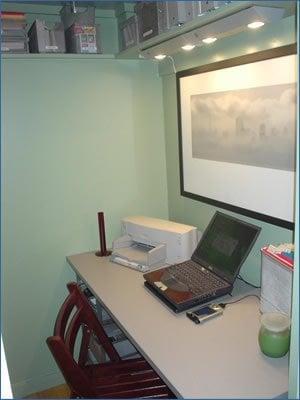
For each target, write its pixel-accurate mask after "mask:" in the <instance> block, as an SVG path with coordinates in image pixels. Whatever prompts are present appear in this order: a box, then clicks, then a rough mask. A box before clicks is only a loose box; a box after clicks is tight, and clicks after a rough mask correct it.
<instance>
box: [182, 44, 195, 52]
mask: <svg viewBox="0 0 300 400" xmlns="http://www.w3.org/2000/svg"><path fill="white" fill-rule="evenodd" d="M195 47H196V46H195V45H194V44H186V45H185V46H182V47H181V48H182V50H185V51H191V50H193V49H194V48H195Z"/></svg>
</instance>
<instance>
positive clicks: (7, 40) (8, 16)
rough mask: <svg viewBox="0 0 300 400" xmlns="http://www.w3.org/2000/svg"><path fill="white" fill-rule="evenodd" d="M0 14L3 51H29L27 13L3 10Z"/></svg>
mask: <svg viewBox="0 0 300 400" xmlns="http://www.w3.org/2000/svg"><path fill="white" fill-rule="evenodd" d="M0 16H1V51H2V52H3V53H28V38H27V33H26V30H25V28H26V17H25V14H24V13H21V12H6V11H3V12H1V13H0Z"/></svg>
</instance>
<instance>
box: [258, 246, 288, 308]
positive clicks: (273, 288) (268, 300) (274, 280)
mask: <svg viewBox="0 0 300 400" xmlns="http://www.w3.org/2000/svg"><path fill="white" fill-rule="evenodd" d="M261 254H262V259H261V302H260V310H261V312H262V313H265V312H282V313H285V314H287V315H290V313H291V298H292V284H293V263H292V262H289V261H288V260H287V259H285V258H283V257H281V256H280V255H279V254H276V253H272V252H270V251H269V250H268V247H264V248H263V249H261Z"/></svg>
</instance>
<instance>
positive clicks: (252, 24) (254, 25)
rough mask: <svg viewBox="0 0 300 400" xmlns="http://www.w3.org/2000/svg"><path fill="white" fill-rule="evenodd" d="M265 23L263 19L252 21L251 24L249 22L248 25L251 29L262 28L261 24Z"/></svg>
mask: <svg viewBox="0 0 300 400" xmlns="http://www.w3.org/2000/svg"><path fill="white" fill-rule="evenodd" d="M264 24H265V23H264V22H262V21H254V22H251V24H248V25H247V26H248V28H250V29H257V28H260V27H261V26H264Z"/></svg>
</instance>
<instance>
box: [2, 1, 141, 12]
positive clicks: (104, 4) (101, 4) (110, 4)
mask: <svg viewBox="0 0 300 400" xmlns="http://www.w3.org/2000/svg"><path fill="white" fill-rule="evenodd" d="M6 2H8V1H7V0H6ZM126 2H127V1H126ZM18 3H23V4H40V5H47V6H51V5H52V6H63V5H65V4H71V3H72V1H51V0H48V1H42V0H37V1H26V0H24V1H18ZM120 3H124V2H123V1H109V0H101V1H99V0H98V1H75V4H76V6H77V7H86V6H87V5H91V6H95V7H96V8H101V9H106V10H107V9H108V10H114V9H115V8H116V6H117V5H118V4H120ZM128 3H135V1H128Z"/></svg>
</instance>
